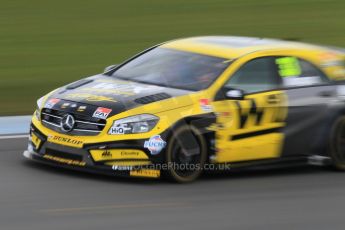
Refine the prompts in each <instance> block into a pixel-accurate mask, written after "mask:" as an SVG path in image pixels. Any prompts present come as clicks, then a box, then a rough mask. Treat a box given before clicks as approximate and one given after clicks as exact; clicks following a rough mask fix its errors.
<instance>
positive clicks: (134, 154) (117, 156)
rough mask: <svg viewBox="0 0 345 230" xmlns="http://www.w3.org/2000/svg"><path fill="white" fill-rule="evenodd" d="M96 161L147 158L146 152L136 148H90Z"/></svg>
mask: <svg viewBox="0 0 345 230" xmlns="http://www.w3.org/2000/svg"><path fill="white" fill-rule="evenodd" d="M90 153H91V156H92V158H93V160H94V161H108V160H128V159H135V160H147V159H148V156H147V155H146V154H145V152H143V151H141V150H136V149H95V150H90Z"/></svg>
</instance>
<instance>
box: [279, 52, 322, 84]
mask: <svg viewBox="0 0 345 230" xmlns="http://www.w3.org/2000/svg"><path fill="white" fill-rule="evenodd" d="M275 63H276V66H277V69H278V73H279V76H280V77H281V78H282V82H283V86H285V87H294V86H309V85H318V84H324V83H326V82H328V78H327V77H326V76H325V75H324V74H323V73H322V71H321V70H319V69H318V68H317V67H315V66H314V65H313V64H311V63H310V62H307V61H305V60H301V59H298V58H296V57H277V58H276V60H275Z"/></svg>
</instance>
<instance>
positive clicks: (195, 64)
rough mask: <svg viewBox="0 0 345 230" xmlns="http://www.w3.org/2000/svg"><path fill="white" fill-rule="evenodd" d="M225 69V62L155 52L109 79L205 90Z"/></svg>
mask: <svg viewBox="0 0 345 230" xmlns="http://www.w3.org/2000/svg"><path fill="white" fill-rule="evenodd" d="M228 65H229V61H228V60H227V59H223V58H218V57H211V56H206V55H201V54H196V53H190V52H185V51H178V50H172V49H166V48H155V49H153V50H151V51H149V52H147V53H144V54H142V55H140V56H139V57H137V58H135V59H133V60H132V61H130V62H128V63H127V64H125V65H124V66H122V67H120V68H119V69H118V70H116V71H115V72H114V73H113V74H112V76H113V77H117V78H120V79H125V80H130V81H137V82H142V83H148V84H153V85H160V86H166V87H172V88H179V89H187V90H195V91H198V90H202V89H206V88H207V87H209V86H210V85H211V84H212V83H213V82H214V81H215V80H216V79H217V77H218V76H219V75H220V74H221V73H222V72H223V71H224V70H225V68H226V67H227V66H228Z"/></svg>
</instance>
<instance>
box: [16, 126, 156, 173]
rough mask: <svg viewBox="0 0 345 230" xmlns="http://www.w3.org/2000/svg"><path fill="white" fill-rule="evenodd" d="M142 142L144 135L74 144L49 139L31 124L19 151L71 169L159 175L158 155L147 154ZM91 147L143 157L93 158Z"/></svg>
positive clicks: (35, 158)
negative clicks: (132, 153)
mask: <svg viewBox="0 0 345 230" xmlns="http://www.w3.org/2000/svg"><path fill="white" fill-rule="evenodd" d="M144 142H145V140H144V139H143V140H128V141H114V142H108V143H104V142H102V143H94V144H87V145H84V146H83V147H82V148H76V147H72V146H66V145H61V144H57V143H53V142H50V141H49V140H48V137H47V135H45V134H43V133H42V132H41V131H40V130H39V129H38V128H37V127H35V126H34V125H32V126H31V130H30V138H29V144H28V149H27V150H26V151H25V152H24V154H23V155H24V156H25V157H26V158H28V159H31V160H34V161H37V162H40V163H44V164H48V165H53V166H58V167H62V168H68V169H72V170H78V171H84V172H90V173H98V174H106V175H115V176H131V177H151V178H159V177H160V170H159V169H157V165H158V164H159V163H161V162H162V159H161V156H152V155H150V153H149V151H148V150H147V149H144V147H143V146H144ZM94 150H97V151H103V150H104V151H105V152H106V151H107V150H120V151H121V150H129V151H137V152H141V153H142V154H145V156H147V157H146V158H145V159H143V157H141V158H138V159H136V157H133V156H131V157H129V158H128V159H122V158H121V159H118V158H117V157H116V156H114V159H112V157H111V156H109V155H105V156H104V159H102V156H100V158H101V159H95V156H94V155H92V154H91V151H94ZM110 154H111V153H110ZM141 156H142V155H141ZM115 158H116V159H115Z"/></svg>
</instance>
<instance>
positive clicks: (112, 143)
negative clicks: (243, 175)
mask: <svg viewBox="0 0 345 230" xmlns="http://www.w3.org/2000/svg"><path fill="white" fill-rule="evenodd" d="M344 59H345V53H344V51H343V50H341V49H334V48H326V47H321V46H315V45H308V44H303V43H298V42H291V41H280V40H274V39H259V38H248V37H226V36H209V37H193V38H186V39H179V40H174V41H171V42H167V43H163V44H160V45H157V46H154V47H152V48H149V49H147V50H145V51H144V52H142V53H140V54H138V55H136V56H135V57H133V58H131V59H129V60H128V61H126V62H124V63H123V64H121V65H117V66H111V67H110V68H107V69H106V71H105V72H104V73H103V74H99V75H96V76H92V77H88V78H85V79H82V80H79V81H77V82H74V83H71V84H69V85H67V86H64V87H61V88H59V89H57V90H55V91H53V92H51V93H49V94H48V95H46V96H44V97H42V98H41V99H39V100H38V102H37V106H38V107H37V110H36V111H35V113H34V116H33V118H32V124H31V130H30V141H29V146H28V150H27V151H25V152H24V156H25V157H27V158H30V159H33V160H37V161H40V162H44V163H47V164H53V165H58V166H61V167H66V168H72V169H78V170H84V171H89V172H97V173H105V174H111V175H123V176H133V177H154V178H158V177H161V176H168V177H170V178H172V179H173V180H175V181H178V182H189V181H193V180H195V179H196V178H198V177H199V175H200V174H201V172H202V171H203V170H210V169H222V168H226V169H228V168H236V167H244V166H253V165H254V166H259V165H271V164H278V163H281V164H288V163H294V162H302V163H311V164H332V165H333V166H335V167H336V168H337V169H345V85H343V83H344V80H345V68H344Z"/></svg>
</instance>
